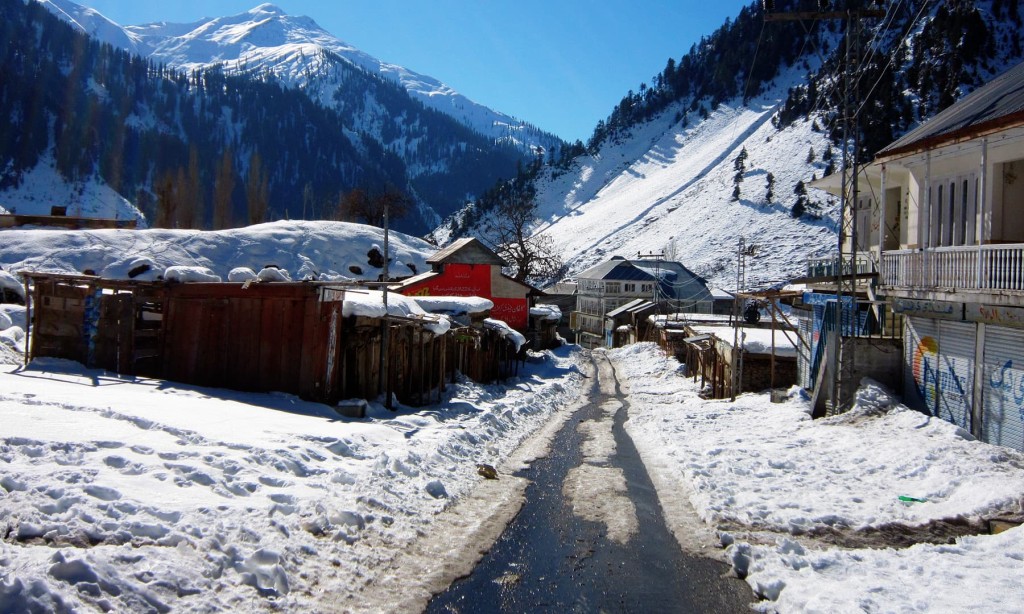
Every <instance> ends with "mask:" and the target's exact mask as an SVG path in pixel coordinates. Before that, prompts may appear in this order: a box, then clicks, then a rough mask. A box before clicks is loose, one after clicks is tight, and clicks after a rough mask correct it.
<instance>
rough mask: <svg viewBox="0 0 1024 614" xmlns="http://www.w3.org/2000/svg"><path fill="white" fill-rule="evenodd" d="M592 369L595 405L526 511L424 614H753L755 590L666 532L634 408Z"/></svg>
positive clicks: (566, 439) (553, 458) (539, 466)
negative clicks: (633, 427)
mask: <svg viewBox="0 0 1024 614" xmlns="http://www.w3.org/2000/svg"><path fill="white" fill-rule="evenodd" d="M594 361H595V366H596V367H597V372H598V377H595V378H592V380H591V381H592V386H593V389H592V390H591V394H590V403H589V404H587V405H586V406H584V407H582V408H581V409H580V410H579V411H578V412H577V413H576V414H575V415H574V416H573V417H572V418H570V419H569V420H568V421H567V422H566V425H565V426H564V427H563V428H562V429H561V431H560V432H559V433H558V435H557V436H556V437H555V440H554V442H553V444H552V447H551V454H550V455H549V456H548V457H547V458H544V459H540V460H538V461H537V462H535V463H533V465H532V466H531V467H530V468H529V469H527V470H526V471H524V472H523V473H522V475H523V476H524V477H527V478H529V479H530V480H531V481H532V483H531V485H530V486H529V487H528V488H527V491H526V502H525V504H524V505H523V508H522V509H521V510H520V512H519V514H518V515H517V516H516V517H515V519H514V520H513V521H512V522H511V523H510V524H509V526H508V527H507V528H506V529H505V531H504V533H503V534H502V535H501V537H500V538H499V539H498V541H497V542H496V543H495V544H494V546H493V547H492V548H491V550H490V551H489V553H488V554H487V555H486V556H485V557H484V558H483V559H482V560H481V561H480V563H479V564H478V565H477V567H476V569H475V570H474V571H473V573H472V574H471V575H470V576H469V577H466V578H463V579H461V580H458V581H457V582H455V583H453V584H452V586H451V587H449V589H448V590H447V591H446V592H444V593H441V594H439V595H436V596H435V597H434V598H433V600H431V602H430V604H429V605H428V607H427V610H426V611H427V612H433V613H438V612H457V613H461V614H468V613H476V612H487V613H490V612H537V611H561V612H747V611H749V609H748V604H749V603H751V602H752V601H754V599H753V597H752V594H751V592H750V589H749V587H748V586H747V584H746V583H745V582H743V581H741V580H738V579H736V578H734V577H730V576H727V575H725V574H726V573H727V571H728V568H727V566H726V565H725V564H723V563H721V562H718V561H714V560H711V559H706V558H701V557H694V556H689V555H686V554H684V553H683V552H682V551H681V550H680V548H679V545H678V543H677V542H676V540H675V538H674V537H673V536H672V534H671V533H670V532H669V530H668V528H667V527H666V526H665V521H664V518H663V517H662V513H661V507H660V505H659V504H658V500H657V495H656V493H655V491H654V487H653V486H652V484H651V481H650V478H649V477H648V475H647V471H646V469H645V468H644V466H643V463H642V462H641V461H640V458H639V456H638V455H637V452H636V448H635V447H634V446H633V443H632V441H631V440H630V438H629V436H628V435H627V434H626V432H625V429H624V428H623V423H624V422H625V420H626V418H627V413H628V410H629V407H628V402H627V400H626V398H625V396H624V395H623V394H622V393H621V391H620V390H619V386H618V381H617V380H616V379H615V373H614V369H613V368H612V366H611V363H610V362H609V361H608V360H607V358H605V357H604V356H603V354H595V355H594ZM602 441H603V442H604V444H603V445H602V443H601V442H602ZM613 442H614V443H613ZM588 478H589V479H588ZM623 478H624V480H623ZM623 482H624V483H623ZM581 508H582V510H583V511H582V512H581ZM588 508H591V509H589V511H588ZM594 508H596V510H595V509H594ZM634 510H635V514H633V511H634ZM581 516H585V517H586V518H584V517H581Z"/></svg>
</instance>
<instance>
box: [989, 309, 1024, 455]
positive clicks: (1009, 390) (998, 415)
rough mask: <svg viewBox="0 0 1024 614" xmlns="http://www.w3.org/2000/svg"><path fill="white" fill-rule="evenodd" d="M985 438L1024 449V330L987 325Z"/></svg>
mask: <svg viewBox="0 0 1024 614" xmlns="http://www.w3.org/2000/svg"><path fill="white" fill-rule="evenodd" d="M984 373H985V375H984V381H983V382H982V385H983V386H984V388H983V389H982V410H983V413H982V419H981V438H982V440H984V441H986V442H988V443H992V444H996V445H1000V446H1007V447H1009V448H1013V449H1015V450H1022V451H1024V331H1020V330H1015V329H1010V328H1003V327H997V326H992V325H989V326H986V327H985V359H984Z"/></svg>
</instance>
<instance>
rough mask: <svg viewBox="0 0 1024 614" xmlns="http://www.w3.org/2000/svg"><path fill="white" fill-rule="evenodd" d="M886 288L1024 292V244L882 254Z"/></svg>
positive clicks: (942, 248)
mask: <svg viewBox="0 0 1024 614" xmlns="http://www.w3.org/2000/svg"><path fill="white" fill-rule="evenodd" d="M881 283H882V285H883V286H887V287H890V288H918V289H943V290H966V291H972V290H973V291H983V290H984V291H988V290H999V291H1010V292H1024V244H1013V245H981V246H977V245H972V246H968V247H936V248H932V249H926V250H898V251H890V252H883V253H882V280H881Z"/></svg>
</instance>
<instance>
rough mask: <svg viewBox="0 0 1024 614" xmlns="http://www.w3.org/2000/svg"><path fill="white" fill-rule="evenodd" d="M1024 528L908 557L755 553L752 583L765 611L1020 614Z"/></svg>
mask: <svg viewBox="0 0 1024 614" xmlns="http://www.w3.org/2000/svg"><path fill="white" fill-rule="evenodd" d="M1022 552H1024V527H1017V528H1015V529H1011V530H1009V531H1006V532H1004V533H1001V534H999V535H979V536H974V537H962V538H960V539H958V540H956V543H953V544H944V545H933V544H919V545H916V546H911V547H910V548H907V549H905V550H894V549H892V548H884V549H880V550H839V549H828V550H824V551H811V550H807V549H805V548H804V547H802V546H800V545H799V544H798V543H796V542H794V541H792V540H788V539H781V540H780V541H779V544H778V545H777V546H774V547H771V546H764V547H754V548H752V551H751V553H750V556H751V557H752V559H753V560H752V561H751V562H750V569H749V572H748V573H749V575H748V581H749V582H750V584H751V586H752V588H753V589H754V592H755V593H757V594H759V595H762V596H763V597H764V598H765V599H766V600H767V601H765V602H763V603H761V604H760V605H759V607H758V609H759V610H760V611H762V612H852V611H857V612H909V611H917V612H974V611H984V612H986V613H989V612H991V613H993V614H1016V613H1018V612H1020V611H1021V603H1022V600H1024V563H1022V558H1024V555H1022V554H1021V553H1022Z"/></svg>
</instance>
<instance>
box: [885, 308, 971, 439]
mask: <svg viewBox="0 0 1024 614" xmlns="http://www.w3.org/2000/svg"><path fill="white" fill-rule="evenodd" d="M976 331H977V325H976V324H974V323H972V322H954V321H946V320H933V319H930V318H917V317H910V318H907V326H906V338H905V339H904V345H903V347H904V352H905V353H906V354H905V359H904V368H905V369H906V372H905V374H904V379H903V381H904V382H905V384H904V387H905V390H904V398H905V399H906V401H907V404H908V405H910V406H911V407H916V408H918V409H923V410H924V411H926V412H928V413H929V414H931V415H933V416H937V417H939V418H942V419H943V420H946V421H948V422H952V423H953V424H956V425H957V426H960V427H962V428H964V429H965V430H967V431H970V429H971V405H972V395H973V390H974V388H973V385H972V382H973V379H974V362H975V361H974V354H975V339H976Z"/></svg>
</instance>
